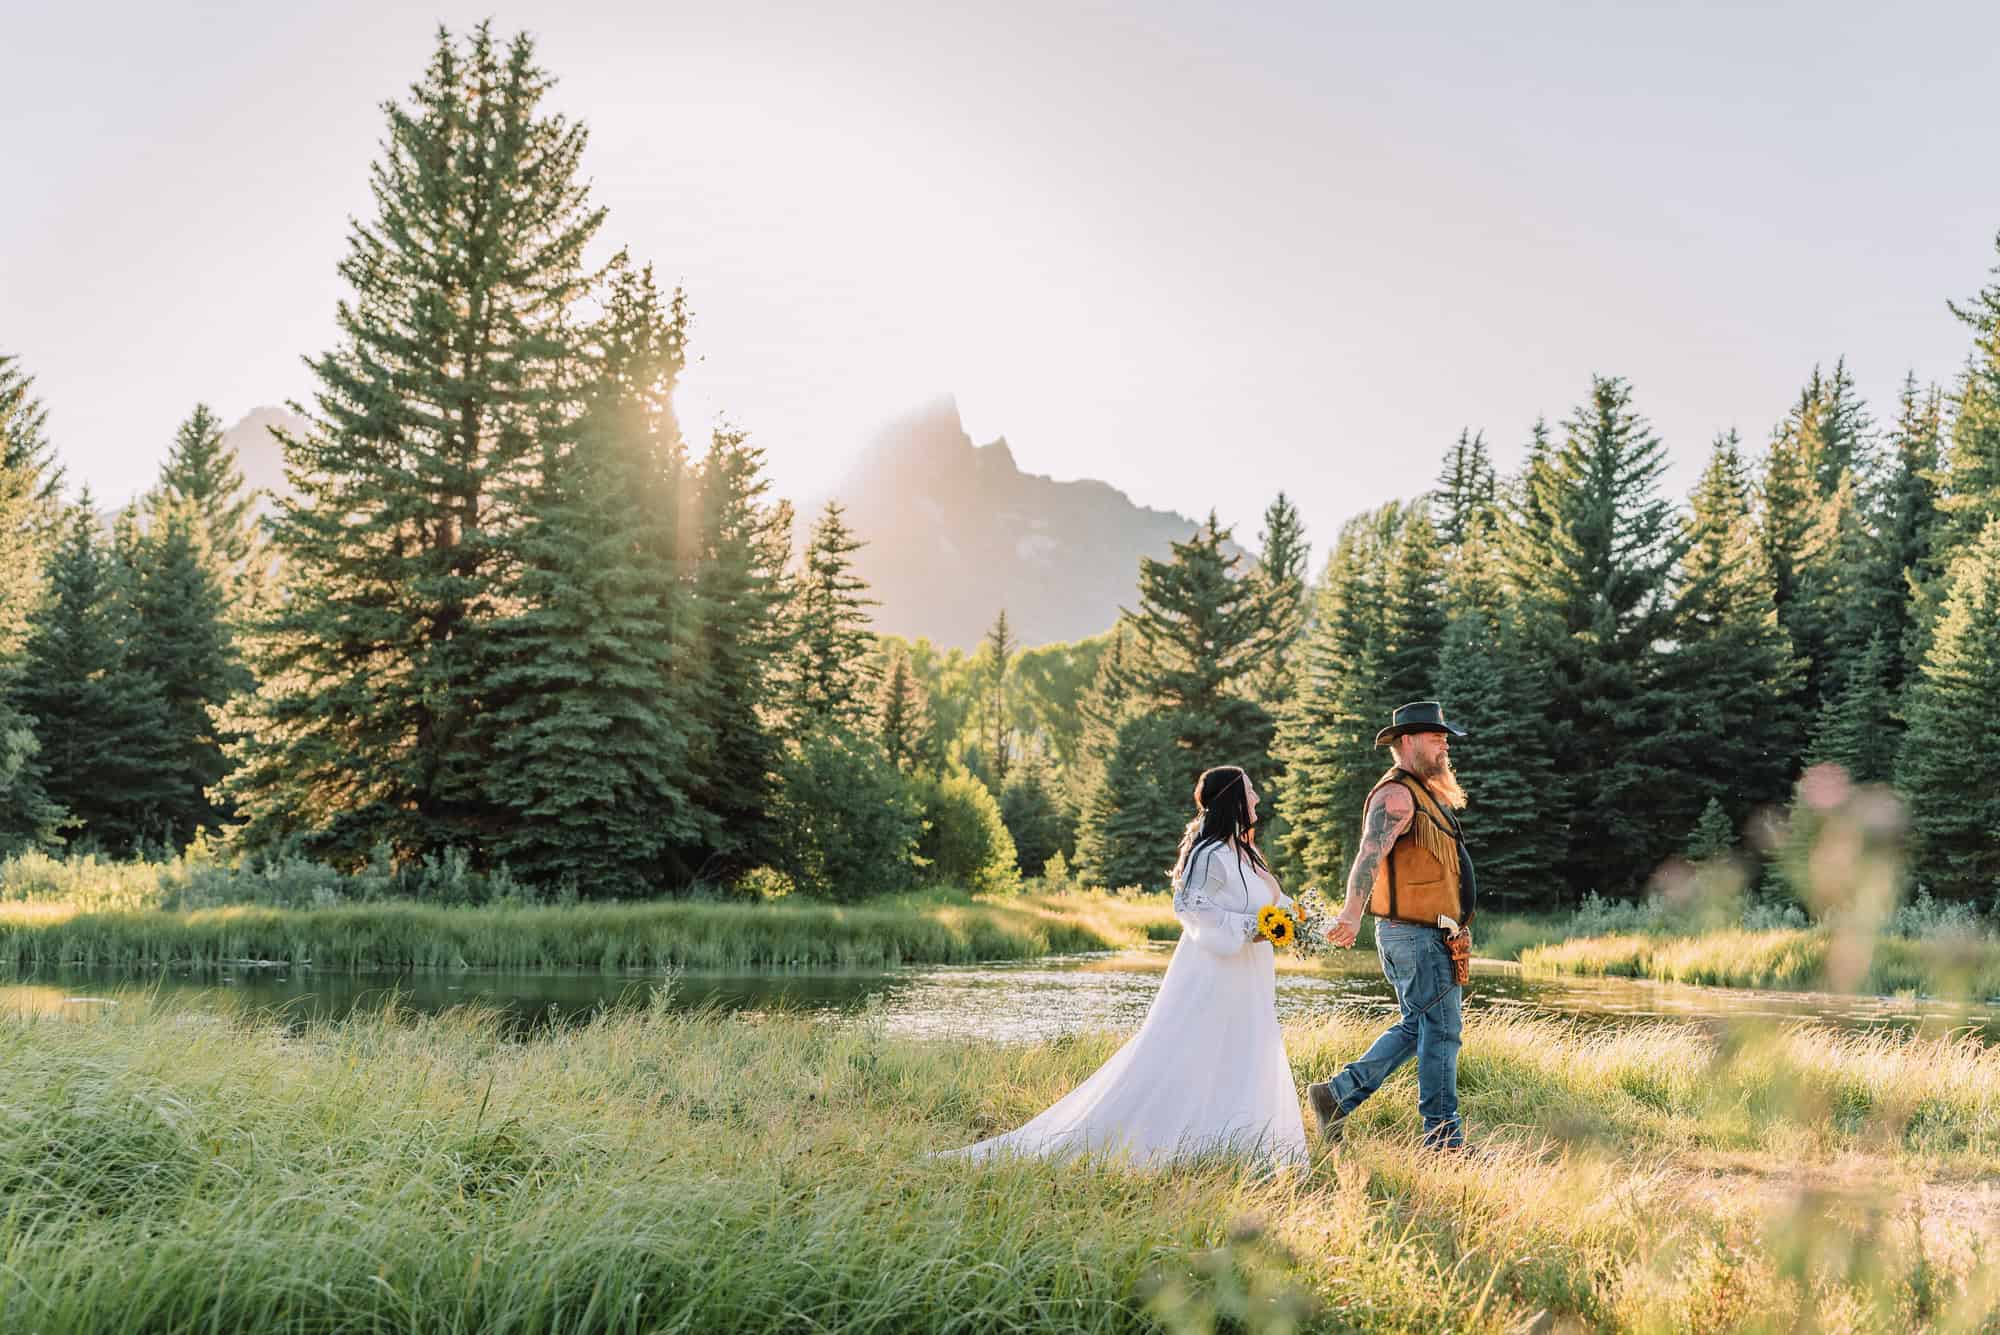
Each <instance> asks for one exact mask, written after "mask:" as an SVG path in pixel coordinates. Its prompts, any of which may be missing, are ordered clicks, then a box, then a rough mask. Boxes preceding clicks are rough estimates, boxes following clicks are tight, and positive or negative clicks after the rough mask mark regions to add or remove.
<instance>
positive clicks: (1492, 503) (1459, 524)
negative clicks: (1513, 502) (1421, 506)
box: [1431, 426, 1539, 552]
mask: <svg viewBox="0 0 2000 1335" xmlns="http://www.w3.org/2000/svg"><path fill="white" fill-rule="evenodd" d="M1538 429H1539V426H1538ZM1499 505H1500V483H1499V475H1498V474H1496V473H1495V472H1494V470H1493V459H1492V456H1491V455H1490V454H1489V453H1488V452H1487V449H1486V435H1485V433H1484V432H1479V431H1473V430H1471V429H1470V428H1467V429H1465V430H1462V431H1460V432H1459V433H1458V440H1457V442H1456V443H1454V444H1453V445H1452V447H1451V452H1450V453H1449V454H1447V455H1445V458H1444V470H1443V472H1442V473H1441V474H1440V475H1439V477H1438V484H1437V489H1436V490H1435V491H1433V492H1432V493H1431V524H1432V527H1433V528H1434V529H1435V530H1436V532H1437V539H1438V541H1439V542H1440V543H1441V544H1442V545H1443V546H1444V548H1445V550H1446V551H1447V552H1454V551H1457V550H1458V549H1459V548H1461V547H1463V546H1464V545H1465V543H1466V541H1467V540H1468V539H1470V538H1471V537H1472V536H1473V535H1474V533H1475V532H1476V531H1477V530H1479V529H1482V528H1491V527H1492V525H1493V524H1494V523H1495V521H1496V520H1497V518H1498V514H1499Z"/></svg>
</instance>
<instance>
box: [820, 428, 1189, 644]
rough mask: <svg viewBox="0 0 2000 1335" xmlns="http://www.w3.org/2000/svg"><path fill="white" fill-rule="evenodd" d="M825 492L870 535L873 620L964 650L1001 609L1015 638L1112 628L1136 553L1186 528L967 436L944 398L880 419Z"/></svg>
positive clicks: (1165, 548) (1002, 445)
mask: <svg viewBox="0 0 2000 1335" xmlns="http://www.w3.org/2000/svg"><path fill="white" fill-rule="evenodd" d="M833 497H834V499H837V500H839V501H840V502H841V503H842V504H843V505H844V506H845V507H846V509H847V517H848V523H849V524H850V526H851V527H852V528H853V530H854V532H855V534H856V535H857V536H858V537H860V538H861V539H863V540H864V541H865V542H866V543H867V545H866V546H865V547H863V548H862V549H861V550H860V551H859V552H857V553H856V554H855V571H856V573H857V574H859V575H860V576H861V577H862V578H864V579H866V580H867V581H868V582H869V584H870V585H871V586H872V589H871V592H872V593H873V595H874V597H875V598H877V599H878V600H879V601H880V603H881V606H880V608H879V609H878V611H877V614H876V617H875V628H876V629H877V630H880V631H883V632H886V633H889V634H894V635H904V636H909V637H912V638H914V637H916V636H920V635H921V636H928V637H929V638H930V639H931V640H932V641H933V642H935V643H937V644H939V645H942V646H945V647H954V648H961V649H971V648H972V647H973V646H975V645H977V644H978V643H979V640H980V637H981V636H983V635H984V634H985V632H986V627H987V626H988V625H989V624H990V623H991V622H992V620H993V617H994V614H995V613H996V612H998V611H999V610H1000V609H1001V608H1003V607H1004V608H1006V609H1007V616H1008V620H1009V621H1010V622H1011V623H1012V625H1013V626H1014V628H1015V632H1016V633H1017V634H1018V635H1019V636H1020V638H1021V642H1022V643H1023V644H1024V645H1031V646H1032V645H1037V644H1047V643H1049V642H1051V641H1054V640H1074V639H1080V638H1082V637H1084V636H1086V635H1095V634H1098V633H1099V632H1101V631H1104V630H1108V629H1109V628H1110V627H1111V626H1112V625H1113V624H1114V623H1115V622H1116V621H1117V619H1118V607H1119V604H1120V602H1121V601H1124V602H1129V601H1130V600H1131V597H1132V588H1133V585H1134V583H1135V582H1136V581H1137V579H1138V575H1139V558H1140V557H1142V556H1153V557H1160V558H1165V557H1166V556H1167V555H1168V554H1169V546H1170V544H1172V543H1174V542H1176V541H1179V540H1181V539H1184V538H1186V537H1187V536H1188V535H1189V534H1191V533H1193V532H1194V530H1195V527H1196V525H1195V522H1194V521H1193V520H1191V519H1188V518H1186V517H1185V516H1182V515H1177V514H1172V513H1170V512H1167V511H1162V510H1151V509H1147V508H1145V507H1143V506H1139V505H1135V504H1133V502H1132V500H1131V498H1130V497H1128V496H1126V495H1125V493H1124V492H1122V491H1119V490H1118V489H1117V488H1116V487H1113V486H1110V485H1109V484H1107V483H1103V482H1096V481H1090V480H1080V481H1075V482H1057V481H1055V480H1054V479H1053V478H1049V477H1046V476H1043V475H1040V474H1035V473H1024V472H1022V471H1021V469H1020V465H1019V464H1018V463H1017V462H1016V460H1015V458H1014V451H1013V447H1012V446H1011V445H1010V444H1009V443H1008V441H1007V439H1006V437H1004V436H1001V437H997V438H995V439H994V440H992V441H991V442H989V443H987V444H985V445H975V444H973V442H972V438H971V437H970V436H969V435H967V434H966V430H965V424H964V422H963V421H962V420H961V419H960V417H959V412H958V401H957V400H956V399H955V398H954V397H952V396H951V395H939V396H938V397H936V398H934V399H931V400H928V401H926V402H925V403H922V404H920V405H918V406H917V407H916V408H914V409H913V410H912V411H910V412H909V413H907V414H905V415H903V416H902V417H900V418H897V419H896V420H895V421H894V422H892V423H891V424H890V425H889V426H887V427H885V428H884V429H883V430H882V431H881V432H880V433H879V434H878V435H877V436H876V437H875V439H874V441H873V442H872V443H871V445H870V447H869V448H868V449H867V450H866V451H865V452H863V454H862V455H861V457H860V458H859V459H858V460H857V461H856V462H855V465H854V467H853V468H852V469H851V470H850V471H849V472H848V474H847V476H846V478H845V479H844V480H843V481H842V482H841V483H840V485H838V486H837V487H835V488H834V489H833Z"/></svg>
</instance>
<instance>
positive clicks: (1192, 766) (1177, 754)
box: [1077, 712, 1203, 890]
mask: <svg viewBox="0 0 2000 1335" xmlns="http://www.w3.org/2000/svg"><path fill="white" fill-rule="evenodd" d="M1178 732H1179V729H1177V728H1176V727H1175V724H1174V720H1173V719H1172V718H1171V717H1169V716H1167V715H1164V714H1159V713H1152V712H1145V713H1135V714H1132V715H1130V716H1128V717H1127V718H1126V719H1125V721H1124V722H1123V723H1122V724H1121V725H1120V726H1119V728H1118V734H1117V738H1116V740H1115V741H1114V743H1113V745H1112V748H1111V752H1110V755H1109V756H1108V758H1107V760H1106V764H1105V767H1104V788H1103V793H1102V801H1101V804H1100V805H1099V806H1098V807H1096V808H1093V809H1087V811H1086V816H1085V819H1086V826H1085V828H1086V829H1088V830H1089V831H1090V837H1089V840H1088V844H1087V845H1086V841H1085V838H1084V835H1083V833H1082V831H1079V833H1078V837H1077V859H1078V863H1079V865H1080V866H1082V867H1083V868H1084V871H1085V875H1086V876H1087V877H1088V878H1089V879H1090V880H1091V881H1092V882H1093V883H1094V884H1097V885H1102V886H1105V887H1107V888H1109V889H1120V888H1122V887H1125V886H1138V887H1139V888H1140V889H1142V890H1158V889H1161V888H1163V887H1164V885H1165V883H1166V880H1167V870H1168V868H1169V866H1170V864H1171V863H1172V860H1173V858H1172V846H1173V840H1174V836H1175V834H1176V833H1177V832H1178V831H1179V830H1180V828H1181V826H1182V825H1183V824H1185V823H1186V821H1187V817H1188V814H1189V810H1190V801H1191V799H1192V795H1193V793H1194V781H1195V777H1196V775H1198V774H1199V773H1200V772H1201V770H1202V768H1203V766H1201V765H1199V764H1197V763H1196V762H1195V761H1194V760H1192V758H1191V757H1190V755H1189V753H1188V751H1187V750H1186V748H1185V747H1184V746H1182V745H1181V741H1180V738H1179V736H1178V735H1177V734H1178ZM1086 846H1087V847H1088V849H1089V852H1088V853H1086V852H1085V849H1086Z"/></svg>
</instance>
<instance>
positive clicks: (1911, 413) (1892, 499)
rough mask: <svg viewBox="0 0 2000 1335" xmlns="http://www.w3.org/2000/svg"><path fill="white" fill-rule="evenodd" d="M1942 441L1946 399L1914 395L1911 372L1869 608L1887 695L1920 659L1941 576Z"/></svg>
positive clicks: (1882, 504)
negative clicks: (1881, 621)
mask: <svg viewBox="0 0 2000 1335" xmlns="http://www.w3.org/2000/svg"><path fill="white" fill-rule="evenodd" d="M1943 434H1944V396H1943V394H1942V393H1940V392H1939V390H1938V388H1937V386H1935V385H1932V386H1931V387H1930V388H1929V389H1928V390H1926V391H1924V392H1923V393H1921V394H1920V393H1918V391H1917V378H1916V375H1915V374H1914V373H1912V374H1910V375H1908V376H1906V377H1904V380H1903V392H1902V397H1901V403H1900V411H1899V412H1898V414H1897V417H1896V426H1895V429H1894V430H1893V431H1892V432H1891V433H1890V462H1889V473H1888V476H1887V478H1886V479H1885V481H1884V484H1883V488H1882V492H1881V497H1880V501H1879V503H1878V518H1877V520H1876V527H1877V529H1878V530H1879V532H1880V533H1881V540H1882V546H1881V570H1880V573H1879V574H1878V575H1877V578H1876V579H1875V581H1874V586H1875V587H1874V592H1873V594H1872V596H1871V598H1870V601H1871V603H1873V604H1875V605H1876V606H1877V607H1879V608H1880V609H1882V611H1883V612H1884V613H1885V615H1886V617H1887V621H1888V624H1887V627H1886V628H1885V630H1884V636H1885V639H1886V640H1887V644H1888V648H1889V673H1888V680H1889V685H1890V688H1891V689H1892V690H1894V691H1901V690H1902V688H1903V685H1904V683H1905V682H1907V681H1908V680H1909V678H1910V676H1911V674H1912V672H1913V671H1914V665H1915V664H1916V663H1918V662H1920V661H1922V658H1923V650H1924V647H1925V646H1924V642H1923V641H1924V637H1925V631H1926V630H1927V628H1928V625H1929V620H1930V618H1929V616H1928V615H1927V614H1926V609H1927V608H1928V606H1929V601H1930V595H1929V593H1928V591H1929V590H1931V589H1933V588H1934V587H1935V585H1936V582H1937V577H1938V575H1939V573H1940V571H1939V569H1938V566H1937V561H1936V554H1935V551H1934V548H1935V545H1936V541H1937V533H1936V529H1937V522H1938V509H1937V504H1938V493H1937V475H1938V462H1939V449H1940V442H1941V441H1942V438H1943Z"/></svg>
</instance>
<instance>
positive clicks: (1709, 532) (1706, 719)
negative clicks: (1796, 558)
mask: <svg viewBox="0 0 2000 1335" xmlns="http://www.w3.org/2000/svg"><path fill="white" fill-rule="evenodd" d="M1846 476H1851V475H1846ZM1750 499H1751V497H1750V479H1749V472H1748V469H1747V467H1746V465H1745V463H1744V461H1743V456H1742V451H1741V449H1740V446H1739V444H1738V441H1737V437H1736V433H1735V432H1733V431H1732V432H1730V433H1728V434H1726V435H1724V436H1721V437H1719V438H1718V439H1717V440H1716V442H1715V447H1714V449H1713V450H1712V451H1711V453H1710V455H1709V461H1708V467H1707V468H1706V469H1705V470H1704V471H1703V473H1702V476H1701V481H1700V483H1699V484H1698V485H1697V486H1696V488H1695V493H1694V506H1693V513H1692V515H1691V516H1690V517H1689V520H1688V524H1687V529H1686V533H1685V536H1684V538H1683V544H1682V545H1683V547H1684V548H1685V552H1684V555H1683V556H1682V558H1681V562H1680V566H1679V568H1678V569H1677V570H1676V571H1675V575H1674V581H1673V585H1674V589H1673V596H1674V604H1673V623H1672V639H1673V645H1674V648H1673V652H1672V653H1671V654H1669V655H1667V656H1666V657H1665V659H1664V661H1663V662H1662V663H1661V665H1660V667H1661V672H1662V685H1663V686H1664V688H1665V689H1666V691H1667V693H1668V703H1669V708H1668V712H1667V717H1666V718H1665V719H1664V720H1662V731H1661V733H1660V736H1659V741H1660V743H1661V746H1662V750H1661V754H1660V758H1661V760H1662V762H1663V763H1665V764H1666V765H1667V766H1668V767H1669V768H1670V769H1671V770H1672V771H1673V773H1674V775H1675V780H1674V782H1673V783H1672V784H1671V785H1669V786H1668V787H1666V788H1664V789H1663V790H1661V791H1660V792H1659V793H1657V794H1655V797H1654V804H1655V809H1656V810H1658V811H1659V813H1660V820H1661V821H1662V822H1663V823H1664V824H1666V825H1667V826H1668V827H1669V828H1674V827H1676V826H1677V827H1678V829H1679V830H1686V829H1688V828H1690V827H1691V826H1692V825H1693V824H1694V823H1695V821H1696V820H1697V819H1698V817H1699V815H1700V812H1701V809H1702V808H1703V807H1704V806H1705V805H1707V804H1708V803H1709V802H1711V801H1719V802H1720V803H1721V804H1722V808H1723V811H1724V812H1725V814H1726V815H1727V816H1728V817H1729V819H1730V820H1731V821H1733V822H1735V823H1737V824H1741V823H1742V822H1744V821H1746V820H1748V819H1749V816H1750V813H1751V812H1752V810H1754V809H1755V808H1756V807H1757V806H1759V805H1760V804H1764V803H1770V802H1778V801H1781V800H1783V798H1784V796H1785V793H1786V791H1787V790H1788V788H1789V786H1790V783H1791V778H1792V774H1793V770H1794V757H1796V756H1797V754H1798V751H1799V746H1800V742H1801V737H1800V731H1801V726H1802V725H1801V718H1800V714H1799V710H1798V704H1797V695H1798V689H1799V683H1800V681H1801V680H1802V678H1803V675H1804V668H1805V665H1804V663H1803V662H1801V661H1800V659H1799V658H1798V656H1797V654H1795V653H1794V652H1793V649H1792V645H1791V640H1790V637H1789V636H1787V635H1786V633H1785V630H1784V628H1783V627H1782V626H1780V625H1779V624H1778V617H1777V612H1776V610H1775V608H1774V606H1773V598H1772V578H1771V572H1770V569H1769V567H1768V566H1766V564H1765V557H1764V552H1763V549H1762V548H1761V547H1760V546H1759V544H1758V542H1757V529H1756V524H1755V522H1754V520H1753V518H1752V516H1751V511H1750Z"/></svg>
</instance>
